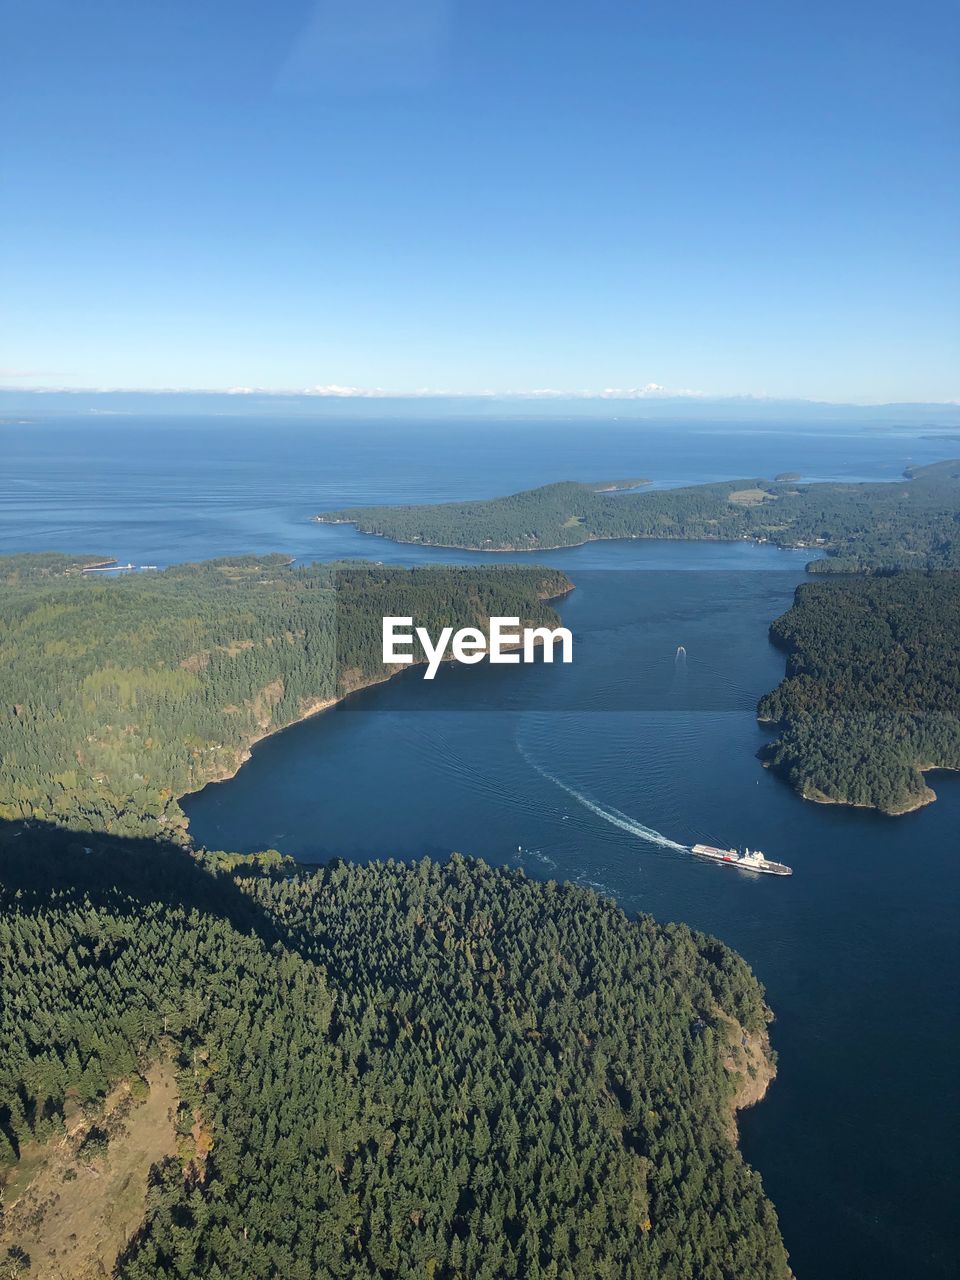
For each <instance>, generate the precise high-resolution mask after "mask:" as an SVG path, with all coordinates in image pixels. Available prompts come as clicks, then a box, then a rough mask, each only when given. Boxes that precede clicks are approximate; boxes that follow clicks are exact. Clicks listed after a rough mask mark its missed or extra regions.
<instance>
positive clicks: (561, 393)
mask: <svg viewBox="0 0 960 1280" xmlns="http://www.w3.org/2000/svg"><path fill="white" fill-rule="evenodd" d="M226 394H227V395H231V396H254V395H256V396H270V395H273V396H325V397H331V398H339V399H357V398H364V399H372V400H383V399H389V400H417V399H427V398H436V397H446V398H449V399H451V400H474V399H480V398H482V399H492V400H500V399H503V400H646V399H665V398H669V399H673V398H676V397H687V396H692V397H696V398H697V399H705V398H707V397H708V396H709V392H706V391H693V390H690V389H689V388H686V387H682V388H671V387H664V386H661V384H660V383H658V382H648V383H646V384H645V385H644V386H642V387H604V388H603V390H600V391H596V390H587V389H580V390H574V391H569V390H564V389H562V388H560V387H535V388H533V389H532V390H524V391H515V390H510V391H495V390H491V389H485V390H481V391H449V390H446V389H444V388H442V387H418V388H417V389H416V390H415V391H391V390H388V389H385V388H383V387H351V386H343V385H341V384H339V383H327V384H324V385H317V386H313V387H300V388H290V389H288V390H282V389H279V388H277V387H230V388H228V390H227V392H226Z"/></svg>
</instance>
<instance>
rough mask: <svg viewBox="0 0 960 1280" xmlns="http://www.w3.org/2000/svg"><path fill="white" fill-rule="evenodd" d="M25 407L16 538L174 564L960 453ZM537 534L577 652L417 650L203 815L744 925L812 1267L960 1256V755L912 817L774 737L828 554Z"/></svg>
mask: <svg viewBox="0 0 960 1280" xmlns="http://www.w3.org/2000/svg"><path fill="white" fill-rule="evenodd" d="M3 430H5V431H6V432H7V434H6V435H5V436H4V437H3V441H2V443H3V444H4V445H6V446H7V447H6V448H5V449H4V450H3V455H2V456H3V462H2V463H0V515H2V523H0V550H3V551H11V550H20V549H30V550H36V549H44V548H65V549H70V550H89V551H94V552H102V553H104V554H107V555H114V556H116V557H117V558H118V559H121V560H123V561H126V560H128V559H130V560H133V561H135V562H138V563H151V564H166V563H171V562H173V561H176V560H182V559H185V558H200V557H205V556H212V555H222V554H231V553H237V552H240V551H268V550H278V551H285V552H289V553H290V554H294V555H298V556H302V557H305V558H322V559H326V558H332V557H335V556H336V557H338V556H343V555H350V556H368V557H372V558H375V559H380V560H391V561H397V562H407V563H409V562H413V561H418V562H422V561H423V560H430V559H450V558H455V559H457V560H468V559H483V560H484V562H486V563H489V562H490V561H491V560H492V559H495V558H494V557H489V556H487V557H480V556H476V557H470V556H468V555H455V554H454V553H450V552H436V551H433V552H432V551H429V550H426V549H424V550H418V549H415V548H411V547H398V546H394V545H392V544H390V543H388V542H384V541H382V540H380V539H371V538H365V537H363V536H361V535H358V534H356V533H355V532H354V531H353V530H352V529H349V528H345V527H325V526H317V525H315V524H311V523H310V521H309V516H310V515H311V514H312V513H313V512H314V511H317V510H322V509H324V508H326V509H330V508H332V507H335V506H339V505H343V504H346V503H350V502H357V503H359V502H367V501H369V502H374V501H376V502H380V501H407V502H410V501H417V500H421V499H424V500H427V499H429V500H440V499H444V498H459V497H475V496H485V495H492V494H496V493H501V492H507V491H510V490H513V489H517V488H522V487H525V486H528V485H532V484H536V483H542V482H544V481H547V480H552V479H561V478H580V477H589V476H595V477H599V478H607V477H615V476H617V475H623V474H630V475H649V476H651V478H653V479H654V480H655V482H657V483H659V484H664V485H667V484H677V483H690V482H696V481H700V480H706V479H715V478H725V477H730V476H749V475H757V474H760V475H769V474H772V473H775V472H776V471H780V470H788V469H790V470H799V471H802V472H803V473H804V474H805V475H807V476H810V477H813V476H823V477H833V476H836V477H842V478H860V477H868V478H881V479H893V478H895V477H896V476H897V475H898V474H899V473H900V472H901V471H902V469H903V467H904V466H905V465H907V464H908V463H909V462H911V461H913V462H922V461H933V460H935V459H936V458H939V457H944V456H948V454H949V446H943V445H938V444H937V443H936V442H935V441H929V440H923V439H920V438H919V433H917V434H912V435H911V434H909V433H906V432H904V433H902V434H900V433H870V432H856V433H851V434H848V435H842V436H841V435H837V436H830V435H827V434H825V433H823V432H821V431H810V432H798V431H796V430H793V429H791V430H789V431H781V432H769V433H764V432H760V431H757V430H756V429H755V428H752V429H750V430H746V429H745V430H744V431H743V432H740V433H738V432H736V431H734V430H732V429H730V428H729V427H727V428H724V429H723V430H722V431H720V430H711V429H708V428H701V429H698V430H697V431H695V432H692V431H685V430H683V429H682V428H679V427H677V426H676V425H672V426H670V427H669V428H658V427H656V426H655V425H653V426H645V427H642V428H641V427H638V426H637V425H635V424H634V425H632V426H629V427H626V426H623V425H618V424H613V425H611V424H605V425H603V424H584V423H580V424H577V425H575V426H569V427H565V426H558V427H556V428H555V429H552V428H549V427H548V426H547V425H545V424H544V425H533V426H531V425H530V424H524V425H523V426H522V428H521V427H519V426H517V424H498V423H486V422H485V423H476V424H473V425H472V427H470V428H469V429H466V428H463V429H460V428H458V429H457V430H455V431H454V430H451V429H448V430H442V429H440V428H438V427H437V426H436V425H431V426H417V425H415V424H396V423H391V424H389V425H388V426H383V427H374V426H369V427H367V426H358V425H356V424H353V425H351V426H349V427H346V426H338V425H337V424H332V425H331V424H323V425H316V424H315V425H312V426H311V425H309V424H304V423H297V424H283V423H277V424H276V425H275V426H274V427H273V428H272V429H270V430H265V429H264V426H263V424H259V423H256V424H252V423H239V424H237V423H229V422H219V423H212V424H211V423H209V422H206V423H205V422H194V423H182V422H135V421H111V422H109V423H106V424H104V423H102V422H96V423H94V424H92V425H91V424H89V423H84V424H83V425H82V426H78V425H77V424H75V423H66V422H60V423H56V422H52V423H45V424H38V425H37V426H35V427H32V428H29V429H24V430H23V431H22V432H19V433H12V432H11V430H10V429H9V428H4V429H3ZM954 448H955V446H954ZM496 558H499V559H502V558H510V557H496ZM513 558H515V559H524V558H523V557H513ZM536 560H537V561H539V562H546V563H550V564H554V565H557V566H559V567H562V568H563V569H564V570H565V571H566V572H567V573H568V574H569V575H570V577H571V578H572V579H573V581H574V582H575V584H576V585H577V590H576V591H575V592H574V593H573V594H572V595H571V596H570V597H569V598H568V599H567V600H566V601H565V602H564V603H563V605H562V612H563V613H564V617H565V620H566V622H567V623H568V625H570V626H571V628H572V629H573V630H574V633H575V636H576V661H575V663H574V664H573V666H572V667H570V668H556V669H545V668H522V669H519V670H512V669H509V668H506V669H505V668H490V667H477V668H471V669H469V670H464V669H459V670H450V671H445V672H443V673H442V674H441V675H440V676H439V677H438V679H437V681H436V682H435V684H434V687H432V688H431V687H429V686H428V687H425V686H424V684H423V682H422V680H420V679H419V677H418V675H416V673H411V675H409V676H404V677H402V678H400V679H398V680H396V681H393V682H392V683H390V684H388V685H384V686H381V687H379V688H377V689H373V690H369V691H367V692H366V693H363V694H361V695H358V696H357V697H355V698H354V699H351V700H350V701H349V702H348V703H346V704H343V705H341V706H340V707H338V708H335V709H334V710H332V711H331V712H329V713H327V714H325V715H323V716H320V717H318V718H317V719H315V720H312V721H309V722H306V723H304V724H301V725H298V726H295V727H293V728H292V729H290V730H288V731H287V732H285V733H283V734H280V735H277V736H276V737H274V738H272V739H270V740H268V741H266V742H263V743H262V744H260V745H259V746H258V747H257V748H256V749H255V751H254V754H253V758H252V760H251V761H250V763H249V764H248V765H247V766H246V767H245V768H244V769H243V770H241V772H240V773H239V774H238V775H237V777H236V778H234V779H233V780H231V781H230V782H228V783H224V784H220V785H217V786H213V787H209V788H207V789H206V790H205V791H203V792H202V793H200V794H199V795H197V796H194V797H191V798H190V799H189V800H188V801H187V802H186V803H185V808H186V810H187V812H188V814H189V816H190V821H191V826H192V829H193V831H194V834H195V836H196V838H197V839H198V840H199V841H201V842H203V843H205V844H207V845H208V846H210V847H223V848H238V849H257V848H262V847H264V846H273V847H276V848H279V849H282V850H284V851H286V852H290V853H295V854H298V855H300V856H305V857H308V858H314V859H323V858H326V857H329V856H333V855H340V856H347V857H353V858H358V859H365V858H370V857H376V856H385V855H392V856H396V857H403V858H410V857H414V856H417V855H420V854H423V853H430V854H434V855H437V856H443V855H445V854H446V853H448V852H449V851H450V850H451V849H459V850H461V851H463V852H466V853H473V854H477V855H480V856H483V857H485V858H487V859H489V860H491V861H495V862H503V863H507V864H510V865H519V866H523V867H524V869H525V870H526V871H527V873H528V874H530V875H537V876H543V877H556V878H559V879H570V880H575V881H578V882H580V883H583V884H590V885H593V886H594V887H596V888H597V889H598V890H599V891H600V892H603V893H608V894H611V895H613V896H615V897H616V898H617V899H618V901H619V902H620V903H621V904H622V905H623V906H624V908H625V909H626V910H628V911H638V910H643V911H650V912H652V913H653V914H655V915H656V916H657V917H658V918H660V919H664V920H669V919H673V920H683V921H686V922H687V923H689V924H691V925H693V926H695V927H697V928H702V929H706V930H709V931H710V932H712V933H715V934H717V935H719V936H720V937H721V938H723V939H724V940H725V941H727V942H729V943H730V944H731V945H733V946H734V947H736V948H737V949H738V950H739V951H741V952H742V953H743V954H744V955H745V956H746V958H747V959H748V960H749V962H750V963H751V965H752V966H753V967H754V969H755V971H756V972H757V974H758V975H759V977H760V978H761V979H762V981H763V982H764V983H765V985H766V987H767V990H768V994H769V998H770V1001H771V1004H772V1005H773V1007H774V1009H775V1010H776V1014H777V1021H776V1023H775V1024H774V1027H773V1039H774V1044H775V1047H776V1049H777V1050H778V1052H779V1055H780V1075H779V1077H778V1079H777V1082H776V1084H775V1086H774V1088H773V1089H772V1091H771V1092H770V1095H769V1096H768V1098H767V1099H766V1100H765V1101H764V1102H763V1104H762V1105H761V1106H759V1107H757V1108H755V1109H754V1110H753V1111H751V1112H749V1113H747V1114H746V1115H745V1116H744V1117H743V1120H742V1125H741V1128H742V1134H743V1149H744V1152H745V1155H746V1156H747V1158H748V1159H749V1160H750V1161H751V1162H752V1163H753V1164H754V1165H755V1166H756V1167H757V1168H758V1169H759V1170H760V1171H761V1173H762V1175H763V1178H764V1182H765V1185H766V1187H767V1190H768V1191H769V1193H770V1195H771V1197H772V1198H773V1200H774V1202H775V1203H776V1205H777V1208H778V1211H779V1214H780V1218H781V1224H782V1227H783V1231H784V1235H785V1238H786V1241H787V1246H788V1248H789V1249H790V1252H791V1256H792V1260H793V1265H794V1269H795V1271H796V1273H797V1275H798V1276H799V1277H800V1280H828V1278H829V1280H840V1278H846V1277H871V1280H894V1278H896V1280H903V1278H904V1277H931V1278H932V1277H946V1276H948V1275H951V1276H952V1275H954V1274H956V1270H955V1268H956V1257H957V1251H958V1247H960V1240H958V1237H957V1231H956V1227H955V1226H954V1225H953V1222H954V1220H955V1216H956V1215H955V1201H956V1175H955V1172H954V1171H955V1166H956V1150H957V1136H958V1135H957V1133H956V1128H955V1118H956V1115H957V1097H956V1083H955V1080H956V1066H955V1064H956V1061H957V1053H958V1050H960V1044H958V1039H957V1027H958V1021H960V1018H958V1014H960V1009H958V1002H957V995H956V973H957V961H958V958H960V957H958V949H957V940H956V924H957V907H958V901H957V899H958V874H957V858H958V854H960V840H958V838H957V834H956V831H957V825H958V818H960V779H958V778H956V777H951V776H946V775H940V776H939V777H936V778H934V779H933V784H934V786H935V788H936V790H937V792H938V794H939V796H940V799H939V801H938V802H937V803H936V804H935V805H932V806H929V807H927V808H926V809H924V810H922V811H920V812H919V813H916V814H912V815H909V816H907V817H905V818H902V819H897V820H892V819H884V818H882V817H879V816H878V815H876V814H871V813H863V812H859V811H856V810H846V809H840V808H832V807H822V806H816V805H810V804H806V803H804V802H802V801H800V800H798V799H797V798H796V797H795V796H793V795H792V793H791V792H790V791H789V790H788V789H787V788H786V787H785V786H784V785H783V784H782V783H781V782H779V781H778V780H777V779H775V778H773V777H772V776H771V775H769V774H768V773H767V772H765V771H764V770H763V769H762V768H761V767H760V766H759V764H758V762H757V760H756V758H755V757H756V752H757V750H758V748H759V747H760V746H761V745H762V743H763V741H764V740H765V736H766V735H765V733H764V731H763V730H762V729H761V728H760V727H759V726H758V725H757V723H756V720H755V718H754V715H753V708H754V706H755V703H756V700H757V698H758V697H759V695H760V694H761V693H763V692H764V691H765V690H767V689H769V688H771V687H773V685H775V684H776V683H777V681H778V680H779V679H780V677H781V675H782V672H783V657H782V655H781V654H779V653H778V652H777V651H775V650H774V649H773V648H772V647H771V646H770V644H769V642H768V640H767V627H768V625H769V623H770V621H771V620H772V618H773V617H775V616H776V615H777V614H778V613H780V612H782V611H783V609H784V608H786V607H788V605H789V602H790V598H791V595H792V591H793V588H794V586H795V584H796V583H797V582H799V581H800V580H802V578H803V576H804V575H803V565H804V563H805V557H804V556H803V555H798V554H797V553H789V552H781V551H777V550H776V549H773V548H758V547H754V546H752V545H748V544H732V545H726V546H722V545H706V544H704V545H697V544H682V543H643V542H637V543H609V544H593V545H591V546H588V547H583V548H576V549H571V550H568V551H564V552H556V553H550V554H548V555H538V556H537V557H536ZM527 562H528V563H529V562H530V561H529V560H527ZM668 570H669V571H670V572H665V571H668ZM679 644H683V645H684V646H685V648H686V650H687V660H686V665H685V667H684V666H683V665H679V666H678V664H677V663H676V661H675V654H676V648H677V646H678V645H679ZM557 708H561V709H559V710H558V709H557ZM617 708H629V709H628V710H623V709H619V710H618V709H617ZM697 839H706V840H709V841H710V842H712V843H715V842H723V843H735V842H739V843H749V844H754V845H757V846H759V847H761V848H763V849H764V850H766V851H767V852H768V853H769V854H770V855H771V856H774V857H776V858H778V859H781V860H783V861H785V862H787V863H789V864H790V865H792V866H793V867H794V870H795V874H794V875H793V877H792V878H790V879H788V880H780V879H773V878H770V877H753V876H750V875H749V874H747V873H742V872H737V871H733V870H730V869H723V868H719V867H715V866H711V865H709V864H705V863H702V862H699V861H698V860H696V859H694V858H693V857H691V856H690V855H688V854H685V853H682V852H679V851H677V850H676V849H674V848H671V847H670V843H671V842H677V843H681V844H687V843H690V842H693V841H694V840H697ZM745 1280H746V1278H745Z"/></svg>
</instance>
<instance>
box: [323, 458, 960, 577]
mask: <svg viewBox="0 0 960 1280" xmlns="http://www.w3.org/2000/svg"><path fill="white" fill-rule="evenodd" d="M958 512H960V462H958V461H949V462H941V463H935V464H933V465H931V466H926V467H914V468H911V469H910V470H909V472H908V473H907V476H906V478H905V479H904V480H902V481H900V482H895V483H886V482H877V483H867V484H841V483H823V482H821V483H816V484H796V483H795V482H793V481H783V480H764V479H757V478H750V479H743V480H728V481H723V482H721V483H714V484H703V485H694V486H690V487H687V488H682V489H661V490H653V491H647V492H643V493H623V492H618V493H609V492H607V493H600V492H598V491H597V490H596V488H595V486H593V485H589V484H583V483H580V482H575V481H562V482H559V483H556V484H549V485H544V486H543V487H541V488H538V489H528V490H525V491H523V492H521V493H515V494H511V495H510V496H508V497H503V498H492V499H488V500H480V501H472V502H445V503H438V504H433V505H419V506H407V507H404V506H392V507H349V508H341V509H340V510H336V511H330V512H323V513H321V514H319V515H317V516H316V517H315V518H316V520H318V521H319V522H320V523H332V524H344V523H347V524H353V525H356V527H357V529H359V530H360V531H361V532H362V533H371V534H378V535H380V536H382V537H386V538H391V539H393V540H394V541H397V542H412V543H418V544H420V545H425V546H438V547H451V548H459V549H463V550H471V551H491V552H495V551H542V550H553V549H557V548H562V547H572V546H579V545H581V544H582V543H584V542H590V541H595V540H599V539H610V538H681V539H700V540H712V541H717V540H736V539H749V540H754V541H757V542H770V543H773V544H775V545H777V546H781V547H799V548H809V549H811V550H815V551H818V552H820V553H821V558H820V559H818V560H817V561H816V562H815V563H814V565H813V566H812V567H813V568H814V569H815V570H816V571H819V572H822V571H824V570H829V569H868V568H869V569H878V568H950V567H956V566H960V527H958V522H957V515H958Z"/></svg>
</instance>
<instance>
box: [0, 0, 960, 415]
mask: <svg viewBox="0 0 960 1280" xmlns="http://www.w3.org/2000/svg"><path fill="white" fill-rule="evenodd" d="M0 14H2V27H3V30H2V33H0V46H2V50H3V52H2V54H0V59H2V62H0V95H2V128H0V165H2V184H3V192H2V199H0V236H2V255H3V263H2V276H0V368H2V371H3V372H2V374H0V384H2V385H6V386H22V387H25V386H29V385H48V386H82V387H94V386H104V387H107V386H109V387H144V388H153V387H194V388H227V387H233V386H238V385H244V386H257V387H268V388H302V387H307V386H314V385H327V384H338V385H348V386H357V387H383V388H386V389H390V390H396V391H402V392H407V391H413V390H416V389H417V388H420V387H430V388H436V389H446V390H452V391H479V390H484V389H497V390H510V389H520V390H522V389H534V388H556V389H559V390H570V391H576V390H580V389H592V388H607V387H624V388H630V387H636V386H641V385H644V384H647V383H657V384H661V385H663V386H665V387H667V388H669V389H681V388H690V389H694V390H698V391H703V392H708V393H712V394H737V393H765V394H769V395H773V396H802V397H811V398H817V399H832V400H867V401H872V400H878V401H882V400H942V399H955V398H958V397H960V359H958V352H960V335H958V328H960V325H958V298H960V271H958V258H960V254H958V239H960V231H958V227H960V191H958V186H960V176H958V175H960V164H958V139H960V88H958V86H960V76H958V48H960V8H958V6H957V4H956V3H955V2H954V0H949V2H947V0H914V2H913V3H911V4H909V5H908V4H905V3H903V0H897V3H889V2H888V0H826V2H825V0H803V3H794V4H787V3H784V2H783V0H762V2H755V0H746V2H744V0H731V2H730V3H728V4H721V3H717V0H664V2H662V3H661V2H659V0H658V2H657V3H644V2H643V0H639V2H633V3H631V2H628V0H619V2H618V3H609V2H607V0H582V2H579V3H572V2H570V0H549V2H541V0H510V2H509V3H507V2H506V0H321V2H320V3H312V2H307V0H274V3H273V4H265V3H263V2H262V0H229V2H228V0H164V2H163V3H140V2H138V0H88V3H78V2H77V0H0Z"/></svg>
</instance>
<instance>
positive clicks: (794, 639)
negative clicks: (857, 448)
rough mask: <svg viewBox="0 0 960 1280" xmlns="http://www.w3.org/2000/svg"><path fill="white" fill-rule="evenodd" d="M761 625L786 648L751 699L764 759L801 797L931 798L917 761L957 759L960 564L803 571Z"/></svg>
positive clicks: (890, 803) (875, 802) (904, 807)
mask: <svg viewBox="0 0 960 1280" xmlns="http://www.w3.org/2000/svg"><path fill="white" fill-rule="evenodd" d="M770 635H771V638H772V639H773V641H774V642H775V643H776V644H779V645H781V646H782V647H783V648H784V649H785V650H786V651H787V672H786V678H785V679H784V681H783V683H782V684H780V685H779V687H778V688H777V689H775V690H773V692H772V693H768V694H767V695H766V696H765V697H764V698H762V699H761V701H760V705H759V707H758V715H759V717H760V719H761V720H763V721H766V722H769V723H771V724H773V725H775V726H776V727H777V730H778V736H777V739H776V741H775V742H772V743H771V744H770V745H769V746H768V747H767V748H766V749H765V751H764V752H763V756H764V758H765V759H766V761H767V762H768V763H769V764H770V765H771V766H772V767H773V768H774V769H776V770H777V771H778V772H779V773H781V774H783V776H784V777H785V778H786V779H787V780H788V781H789V782H790V783H791V785H792V786H793V787H795V788H796V790H797V791H798V792H800V794H801V795H803V796H804V797H805V798H807V799H810V800H820V801H827V802H834V803H841V804H855V805H868V806H872V807H874V808H877V809H881V810H882V811H883V812H884V813H889V814H899V813H905V812H907V811H908V810H911V809H915V808H917V807H918V806H919V805H922V804H925V803H926V802H928V801H930V800H934V799H935V798H936V797H935V795H934V792H933V791H932V790H931V789H930V787H929V786H927V784H926V783H925V782H924V779H923V771H924V770H929V769H960V573H957V572H955V571H944V572H939V573H893V574H882V575H858V576H852V577H847V576H843V577H838V578H832V577H831V578H829V579H825V580H824V581H822V582H815V583H804V584H802V585H801V586H800V587H799V588H798V589H797V593H796V599H795V603H794V605H793V607H792V608H791V609H790V610H789V611H788V612H787V613H785V614H784V615H783V616H782V617H781V618H778V619H777V620H776V622H774V624H773V626H772V627H771V629H770Z"/></svg>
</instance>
